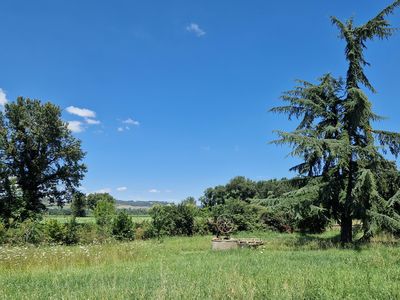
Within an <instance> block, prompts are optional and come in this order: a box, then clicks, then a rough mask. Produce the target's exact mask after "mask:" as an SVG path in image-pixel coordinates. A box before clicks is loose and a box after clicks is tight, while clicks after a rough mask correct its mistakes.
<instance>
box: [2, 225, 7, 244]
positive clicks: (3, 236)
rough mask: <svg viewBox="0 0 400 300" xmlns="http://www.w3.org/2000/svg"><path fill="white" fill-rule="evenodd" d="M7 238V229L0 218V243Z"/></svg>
mask: <svg viewBox="0 0 400 300" xmlns="http://www.w3.org/2000/svg"><path fill="white" fill-rule="evenodd" d="M6 238H7V229H6V226H5V225H4V223H3V222H2V221H1V220H0V244H3V243H4V242H5V241H6Z"/></svg>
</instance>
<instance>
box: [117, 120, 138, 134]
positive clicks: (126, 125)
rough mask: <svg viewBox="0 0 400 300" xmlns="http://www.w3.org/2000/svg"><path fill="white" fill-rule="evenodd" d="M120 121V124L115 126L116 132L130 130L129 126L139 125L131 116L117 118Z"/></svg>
mask: <svg viewBox="0 0 400 300" xmlns="http://www.w3.org/2000/svg"><path fill="white" fill-rule="evenodd" d="M119 122H121V124H122V126H120V127H118V128H117V131H118V132H123V131H125V130H131V126H139V125H140V122H139V121H137V120H134V119H132V118H128V119H125V120H119Z"/></svg>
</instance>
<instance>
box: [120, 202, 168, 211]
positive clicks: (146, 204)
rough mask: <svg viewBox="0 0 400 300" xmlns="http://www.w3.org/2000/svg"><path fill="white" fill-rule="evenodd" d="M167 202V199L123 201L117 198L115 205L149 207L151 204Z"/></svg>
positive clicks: (121, 206)
mask: <svg viewBox="0 0 400 300" xmlns="http://www.w3.org/2000/svg"><path fill="white" fill-rule="evenodd" d="M168 204H169V202H167V201H133V200H129V201H123V200H117V207H119V208H132V209H135V208H147V209H148V208H150V207H152V206H153V205H168Z"/></svg>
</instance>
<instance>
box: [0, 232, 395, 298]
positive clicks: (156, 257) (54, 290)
mask: <svg viewBox="0 0 400 300" xmlns="http://www.w3.org/2000/svg"><path fill="white" fill-rule="evenodd" d="M336 233H337V232H329V233H327V234H324V235H319V236H316V235H311V236H302V235H298V234H277V233H252V234H242V236H248V237H249V236H257V237H261V238H263V239H264V240H265V242H266V244H265V246H264V247H262V248H259V249H257V250H251V249H239V250H231V251H227V252H213V251H211V250H210V239H211V236H205V237H201V236H197V237H191V238H188V237H177V238H166V239H165V240H164V241H163V242H158V241H156V240H151V241H134V242H129V243H116V244H104V245H90V246H73V247H65V246H46V247H44V246H42V247H4V246H3V247H1V248H0V297H2V298H6V299H61V298H63V299H211V298H213V299H400V250H399V248H398V244H397V243H393V242H392V243H389V242H388V241H387V242H375V243H373V244H371V245H369V246H360V247H351V248H350V249H341V248H340V247H339V246H337V245H336V244H333V243H332V242H331V241H330V238H331V237H332V236H333V235H335V234H336Z"/></svg>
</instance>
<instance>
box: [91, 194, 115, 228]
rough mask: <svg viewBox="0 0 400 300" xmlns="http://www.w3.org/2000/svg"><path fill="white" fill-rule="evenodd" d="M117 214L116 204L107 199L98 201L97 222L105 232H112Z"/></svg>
mask: <svg viewBox="0 0 400 300" xmlns="http://www.w3.org/2000/svg"><path fill="white" fill-rule="evenodd" d="M114 216H115V204H114V202H110V201H107V200H100V201H98V202H97V203H96V207H95V209H94V217H95V219H96V224H97V225H98V226H99V227H100V229H101V230H102V231H103V232H104V233H111V227H112V222H113V218H114Z"/></svg>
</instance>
